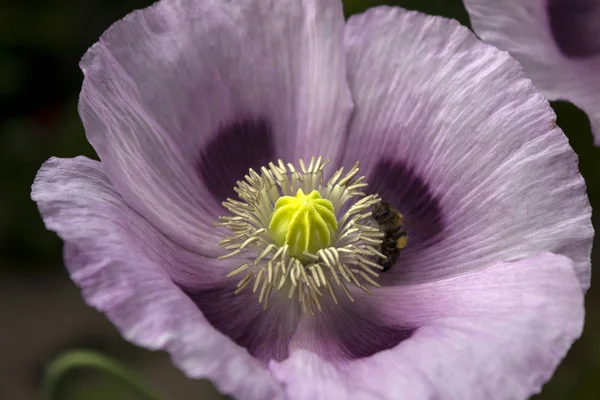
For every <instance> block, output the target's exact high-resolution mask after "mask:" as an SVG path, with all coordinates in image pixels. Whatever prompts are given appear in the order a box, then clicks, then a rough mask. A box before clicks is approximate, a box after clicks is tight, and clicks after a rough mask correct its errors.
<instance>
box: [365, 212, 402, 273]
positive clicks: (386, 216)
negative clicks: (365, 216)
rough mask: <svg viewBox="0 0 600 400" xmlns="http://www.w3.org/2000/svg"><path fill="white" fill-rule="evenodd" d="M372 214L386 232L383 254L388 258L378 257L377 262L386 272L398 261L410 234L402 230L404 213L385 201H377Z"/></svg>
mask: <svg viewBox="0 0 600 400" xmlns="http://www.w3.org/2000/svg"><path fill="white" fill-rule="evenodd" d="M372 215H373V219H374V220H375V222H377V224H378V225H379V229H380V230H381V231H382V232H383V234H384V236H383V239H382V242H381V254H383V255H384V256H386V257H387V258H382V257H378V259H377V264H379V265H381V266H382V267H383V271H384V272H385V271H387V270H389V269H390V268H391V267H392V266H393V265H394V264H396V261H398V257H399V256H400V250H402V249H403V248H405V247H406V242H407V240H408V236H407V235H406V232H404V231H403V230H402V219H403V217H402V214H400V212H399V211H398V210H396V209H394V208H392V207H391V206H390V205H389V204H388V203H386V202H384V201H381V202H379V203H377V204H376V205H375V206H374V207H373V210H372Z"/></svg>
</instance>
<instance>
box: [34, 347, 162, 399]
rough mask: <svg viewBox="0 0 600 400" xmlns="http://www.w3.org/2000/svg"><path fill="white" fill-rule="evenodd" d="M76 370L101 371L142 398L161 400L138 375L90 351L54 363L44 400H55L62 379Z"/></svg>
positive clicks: (76, 352)
mask: <svg viewBox="0 0 600 400" xmlns="http://www.w3.org/2000/svg"><path fill="white" fill-rule="evenodd" d="M75 368H95V369H98V370H101V371H103V372H105V373H107V374H110V375H112V376H114V377H116V378H118V379H119V380H121V381H122V382H124V383H126V384H127V385H128V386H129V387H130V388H131V389H132V390H133V391H135V392H136V393H137V394H139V395H140V396H141V397H142V398H144V399H148V400H161V398H160V397H159V396H157V395H156V394H154V393H153V392H152V391H151V390H150V389H148V387H147V386H146V384H145V382H144V381H143V380H142V379H141V378H140V377H139V376H138V375H137V374H135V373H134V372H132V371H131V370H129V369H127V368H125V367H124V366H123V365H121V364H120V363H119V362H118V361H116V360H114V359H112V358H109V357H106V356H103V355H101V354H99V353H97V352H94V351H90V350H71V351H68V352H66V353H64V354H62V355H60V356H59V357H58V358H56V359H55V360H54V361H52V363H51V364H50V365H49V366H48V368H47V369H46V374H45V376H44V381H43V383H42V393H43V399H44V400H53V399H55V398H56V393H57V388H58V384H59V383H60V381H61V379H62V378H63V377H64V375H65V374H67V373H68V372H69V371H71V370H73V369H75Z"/></svg>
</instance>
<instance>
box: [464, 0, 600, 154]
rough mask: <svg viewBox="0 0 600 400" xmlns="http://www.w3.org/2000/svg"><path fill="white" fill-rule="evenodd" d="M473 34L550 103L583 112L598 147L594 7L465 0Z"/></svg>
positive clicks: (598, 42) (599, 30)
mask: <svg viewBox="0 0 600 400" xmlns="http://www.w3.org/2000/svg"><path fill="white" fill-rule="evenodd" d="M465 6H466V8H467V11H468V12H469V15H470V17H471V22H472V24H473V29H474V30H475V32H477V34H478V35H479V36H480V37H481V38H482V39H483V40H485V41H487V42H489V43H491V44H493V45H495V46H497V47H498V48H500V49H502V50H507V51H508V52H509V53H510V54H511V55H512V56H513V57H514V58H516V59H517V61H519V62H520V63H521V64H522V65H523V68H524V69H525V73H526V74H527V76H528V77H529V78H531V80H532V81H533V83H534V84H535V85H536V86H537V87H538V88H539V89H540V90H541V91H542V92H543V93H544V95H546V97H548V98H549V99H550V100H561V99H562V100H569V101H571V102H572V103H574V104H575V105H577V106H578V107H580V108H581V109H582V110H584V111H585V112H586V113H587V114H588V116H589V118H590V122H591V124H592V130H593V132H594V135H595V138H596V145H600V2H598V1H589V0H576V1H574V0H550V1H548V0H465Z"/></svg>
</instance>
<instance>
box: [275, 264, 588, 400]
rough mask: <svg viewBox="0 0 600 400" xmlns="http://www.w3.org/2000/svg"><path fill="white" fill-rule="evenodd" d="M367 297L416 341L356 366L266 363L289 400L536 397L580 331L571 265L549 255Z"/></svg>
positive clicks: (304, 357) (310, 359)
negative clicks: (413, 329)
mask: <svg viewBox="0 0 600 400" xmlns="http://www.w3.org/2000/svg"><path fill="white" fill-rule="evenodd" d="M373 296H375V297H374V298H373V299H372V301H373V302H374V303H377V304H378V305H379V306H380V308H381V311H383V312H384V313H386V314H387V315H388V318H389V321H388V323H389V324H390V325H393V324H398V323H402V324H406V323H409V324H414V325H415V326H418V329H417V330H416V332H415V333H414V334H413V335H412V336H411V338H410V339H408V340H405V341H403V342H402V343H401V344H400V345H398V346H396V347H395V348H393V349H391V350H387V351H381V352H379V353H377V354H375V355H373V356H371V357H367V358H363V359H360V360H355V361H353V362H352V363H339V362H338V363H329V362H326V361H324V360H322V359H320V358H319V357H318V356H317V355H315V354H314V353H311V352H309V351H306V350H299V351H296V352H294V353H292V356H291V357H290V358H289V359H288V360H286V361H284V362H282V363H276V362H272V363H271V364H270V369H271V371H272V372H273V375H274V376H275V378H276V379H278V380H279V381H281V383H282V384H283V385H284V387H285V390H286V393H287V394H288V396H289V398H291V399H315V398H321V397H320V395H319V394H320V393H327V394H328V395H329V397H328V398H345V397H346V395H345V394H347V393H354V392H357V393H360V394H361V397H362V398H379V399H396V398H402V399H406V400H417V399H432V398H442V399H464V400H470V399H473V400H479V399H490V400H494V399H522V398H526V397H528V396H530V395H531V394H533V393H537V392H539V391H540V389H541V386H542V385H543V384H544V383H545V382H546V381H547V380H548V379H549V378H550V377H551V375H552V374H553V372H554V370H555V368H556V366H557V365H558V363H559V362H560V360H561V359H562V358H563V357H564V355H565V354H566V352H567V350H568V349H569V347H570V346H571V344H572V343H573V341H574V340H575V339H577V338H578V337H579V336H580V334H581V331H582V327H583V317H584V308H583V293H582V292H581V289H580V285H579V282H578V280H577V278H576V276H575V274H574V270H573V263H572V262H571V260H569V259H568V258H566V257H564V256H558V255H554V254H549V253H544V254H540V255H538V256H535V257H532V258H529V259H526V260H522V261H519V262H514V263H497V264H494V265H493V266H491V267H489V268H486V269H482V270H478V271H473V272H471V273H468V274H465V275H463V276H460V277H455V278H449V279H446V280H441V281H437V282H432V283H425V284H420V285H414V286H406V287H403V288H386V289H382V290H380V291H377V292H374V293H373ZM306 382H311V384H310V385H307V384H306Z"/></svg>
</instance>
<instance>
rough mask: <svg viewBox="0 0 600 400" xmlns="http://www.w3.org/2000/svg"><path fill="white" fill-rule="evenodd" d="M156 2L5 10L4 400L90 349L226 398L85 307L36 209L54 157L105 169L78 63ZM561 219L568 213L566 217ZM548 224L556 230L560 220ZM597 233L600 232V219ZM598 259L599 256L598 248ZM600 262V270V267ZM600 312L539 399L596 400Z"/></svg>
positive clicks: (576, 136)
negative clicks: (89, 127)
mask: <svg viewBox="0 0 600 400" xmlns="http://www.w3.org/2000/svg"><path fill="white" fill-rule="evenodd" d="M151 3H152V1H150V0H54V1H44V0H26V1H23V0H21V1H17V0H8V1H7V0H3V1H2V5H0V399H2V400H4V399H7V400H13V399H14V400H21V399H23V400H29V399H35V398H39V395H40V393H39V392H40V389H39V387H40V382H41V378H42V376H43V371H44V366H45V365H47V363H48V362H49V361H50V360H52V359H53V358H54V357H55V356H56V355H58V354H60V353H61V352H62V351H64V350H66V349H71V348H82V347H84V348H91V349H97V350H99V351H102V352H103V353H106V354H110V355H113V356H115V357H117V358H118V359H119V360H121V361H122V362H123V363H125V364H126V365H128V366H130V367H132V368H133V369H135V370H136V371H138V372H139V373H140V374H141V375H142V376H143V377H144V378H145V379H147V380H148V382H149V384H150V385H151V386H153V387H154V388H156V389H157V391H159V392H160V393H162V394H163V395H164V396H165V398H169V399H183V398H191V397H192V396H193V397H194V398H199V399H212V398H221V397H220V396H219V395H218V394H217V393H216V391H215V389H214V388H213V387H212V385H211V384H210V383H209V382H206V381H192V380H188V379H186V378H185V377H184V376H183V374H182V373H181V372H179V371H178V370H177V369H175V368H174V367H172V366H171V364H170V362H169V359H168V356H167V355H166V354H163V353H156V352H149V351H146V350H142V349H138V348H136V347H134V346H132V345H130V344H128V343H127V342H125V341H124V340H123V339H121V338H120V336H119V334H118V332H117V331H116V329H115V328H114V327H113V326H112V325H111V324H110V323H108V322H107V321H106V319H105V318H104V317H103V316H102V315H101V314H100V313H98V312H96V311H94V310H93V309H91V308H88V307H87V306H85V304H84V302H83V300H82V299H81V297H80V296H79V291H78V289H77V288H76V287H75V286H74V285H73V284H72V283H71V282H70V281H69V279H68V275H67V273H66V271H65V269H64V267H63V266H62V261H61V242H60V240H59V239H58V238H57V237H56V235H54V234H53V233H50V232H47V231H46V230H45V228H44V225H43V223H42V220H41V218H40V216H39V214H38V212H37V208H36V206H35V204H34V203H33V202H32V201H31V200H30V197H29V193H30V187H31V183H32V182H33V178H34V176H35V173H36V171H37V170H38V168H39V167H40V165H41V164H42V163H43V162H44V161H45V160H46V159H47V158H49V157H50V156H58V157H74V156H77V155H80V154H83V155H86V156H88V157H92V158H97V157H96V156H95V153H94V151H93V149H92V148H91V146H90V145H89V144H88V143H87V141H86V139H85V135H84V132H83V128H82V126H81V123H80V121H79V118H78V115H77V97H78V94H79V90H80V87H81V82H82V74H81V72H80V70H79V68H78V62H79V59H80V57H81V56H82V55H83V53H84V52H85V50H86V49H87V48H88V47H89V46H91V45H92V44H93V43H94V42H95V41H96V40H97V39H98V37H99V36H100V34H101V33H102V32H103V31H104V30H105V29H106V28H108V26H109V25H110V24H111V23H112V22H115V21H116V20H118V19H120V18H122V17H123V16H125V15H126V14H127V13H128V12H130V11H132V10H134V9H137V8H142V7H145V6H147V5H150V4H151ZM344 3H345V6H346V13H347V15H350V14H352V13H356V12H361V11H363V10H365V9H366V8H368V7H371V6H373V5H377V4H390V5H402V6H404V7H406V8H409V9H416V10H421V11H424V12H427V13H429V14H437V15H443V16H446V17H451V18H456V19H458V20H459V21H461V22H462V23H463V24H465V25H467V26H468V25H469V21H468V15H467V13H466V11H465V10H464V7H463V5H462V3H461V1H460V0H404V1H402V0H398V1H393V0H388V1H384V0H379V1H376V0H346V1H344ZM552 105H553V107H554V109H555V111H556V113H557V114H558V124H559V125H560V127H561V128H562V129H563V130H564V131H565V133H566V134H567V135H568V136H569V139H570V142H571V145H572V146H573V148H574V149H575V151H576V152H577V153H578V155H579V157H580V169H581V173H582V174H583V176H584V178H585V180H586V182H587V187H588V193H589V197H590V201H591V203H592V207H593V208H594V209H596V205H597V204H598V206H600V174H599V173H598V172H597V171H599V170H600V149H597V148H595V147H593V144H592V135H591V132H590V125H589V121H588V119H587V117H586V116H585V114H584V113H583V112H581V111H580V110H579V109H577V108H576V107H575V106H573V105H571V104H569V103H566V102H556V103H553V104H552ZM557 212H560V210H557ZM548 218H552V216H551V215H549V216H548ZM594 226H596V227H598V218H597V213H595V214H594ZM596 247H598V246H596ZM597 253H598V252H597V251H595V252H594V256H593V259H594V264H595V263H597V262H598V261H597V258H598V255H597ZM599 302H600V289H599V290H596V289H595V288H594V286H592V288H591V289H590V291H589V292H588V294H587V297H586V305H587V310H588V313H587V319H586V328H585V332H584V334H583V336H582V338H581V339H580V340H579V341H578V342H577V343H576V344H575V345H574V346H573V348H572V350H571V351H570V353H569V355H568V356H567V359H566V360H565V361H564V362H563V364H562V365H561V366H560V368H559V369H558V371H557V373H556V374H555V376H554V378H553V379H552V381H551V382H550V383H548V384H547V385H546V386H545V387H544V390H543V393H542V394H541V395H540V396H538V397H537V398H538V399H566V398H569V399H595V398H597V397H596V396H597V393H600V390H599V389H600V382H599V379H598V378H599V376H598V371H600V338H599V334H600V318H599V317H598V316H597V315H596V314H594V313H593V312H592V310H593V309H594V308H595V307H597V305H598V304H599ZM61 388H62V391H61V393H62V394H61V398H64V399H69V400H75V399H86V400H94V399H106V398H110V399H121V398H123V399H125V398H126V399H131V398H133V397H132V394H131V393H129V392H127V391H126V389H125V388H124V387H123V386H122V385H120V384H119V383H118V382H115V381H114V380H113V379H109V378H107V377H105V376H103V375H101V374H97V373H92V374H90V373H78V372H76V373H71V374H69V375H68V376H67V377H66V379H65V381H64V384H63V385H62V386H61Z"/></svg>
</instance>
